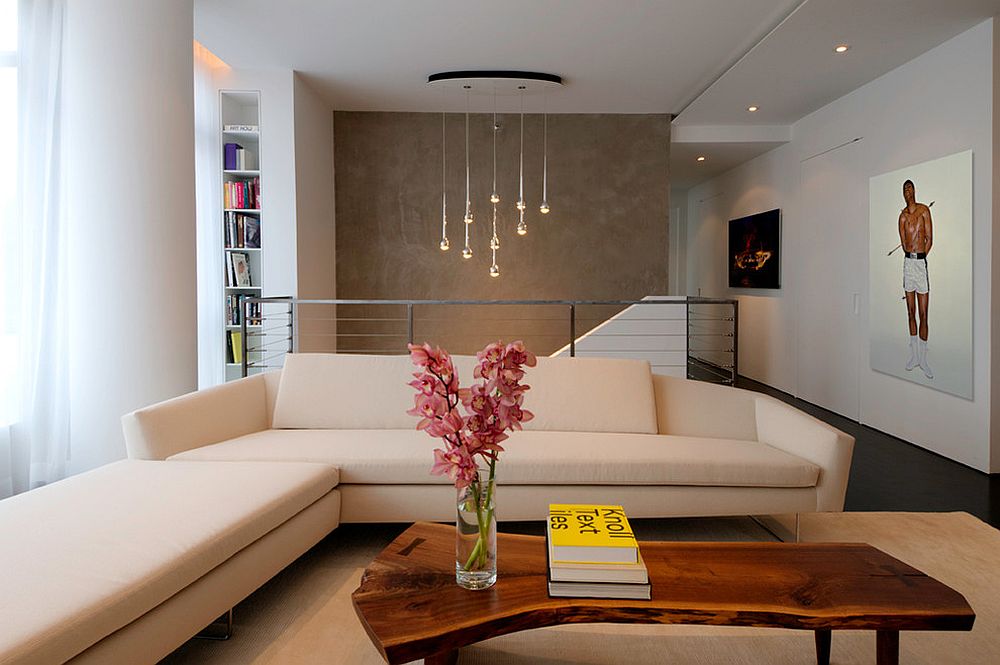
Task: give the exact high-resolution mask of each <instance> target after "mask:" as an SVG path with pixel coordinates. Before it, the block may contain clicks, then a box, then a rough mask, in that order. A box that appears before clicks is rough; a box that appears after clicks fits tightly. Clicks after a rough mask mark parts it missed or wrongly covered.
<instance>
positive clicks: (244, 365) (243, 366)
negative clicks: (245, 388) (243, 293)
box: [240, 298, 250, 379]
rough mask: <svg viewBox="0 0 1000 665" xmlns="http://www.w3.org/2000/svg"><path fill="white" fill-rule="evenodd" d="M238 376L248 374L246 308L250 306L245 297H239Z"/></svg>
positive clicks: (244, 376)
mask: <svg viewBox="0 0 1000 665" xmlns="http://www.w3.org/2000/svg"><path fill="white" fill-rule="evenodd" d="M240 305H241V307H240V309H241V310H242V311H241V312H240V352H241V356H240V376H242V377H243V378H244V379H245V378H247V376H248V375H249V374H250V371H249V359H248V358H247V348H248V346H249V345H248V344H247V310H249V309H250V306H249V305H248V304H247V298H240Z"/></svg>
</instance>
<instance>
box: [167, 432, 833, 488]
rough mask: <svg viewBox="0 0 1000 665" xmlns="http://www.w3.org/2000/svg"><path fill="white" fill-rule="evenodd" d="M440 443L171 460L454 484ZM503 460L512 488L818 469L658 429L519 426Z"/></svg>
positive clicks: (376, 441) (789, 477)
mask: <svg viewBox="0 0 1000 665" xmlns="http://www.w3.org/2000/svg"><path fill="white" fill-rule="evenodd" d="M439 445H440V442H439V441H438V440H437V439H433V438H431V437H429V436H427V435H426V434H425V433H423V432H418V431H415V430H267V431H264V432H257V433H255V434H248V435H246V436H241V437H239V438H237V439H231V440H230V441H225V442H222V443H217V444H214V445H211V446H205V447H203V448H196V449H194V450H189V451H187V452H183V453H180V454H178V455H175V456H173V457H171V458H170V459H171V460H211V461H227V460H268V461H277V460H297V461H306V462H323V463H326V464H331V465H336V466H337V467H338V468H339V469H340V481H341V482H342V483H358V484H387V485H391V484H404V485H406V484H410V485H412V484H420V485H423V484H434V483H448V482H449V481H448V479H447V478H445V477H442V476H432V475H430V467H431V462H432V460H433V455H432V453H431V451H432V450H433V449H434V448H436V447H438V446H439ZM503 445H504V447H505V448H506V449H507V451H506V452H505V453H503V455H502V456H501V458H500V464H499V465H498V466H497V477H498V479H499V480H500V482H501V483H505V484H510V485H521V484H524V485H536V484H537V485H545V484H558V485H595V484H596V485H622V484H641V485H708V486H726V487H729V486H745V487H812V486H814V485H815V484H816V482H817V480H818V477H819V468H818V467H817V466H816V465H814V464H811V463H809V462H807V461H805V460H802V459H800V458H798V457H795V456H794V455H791V454H789V453H786V452H784V451H781V450H778V449H777V448H772V447H771V446H768V445H767V444H763V443H758V442H756V441H736V440H732V439H699V438H694V437H680V436H664V435H657V434H620V433H599V432H590V433H583V432H539V431H524V432H516V433H514V434H513V435H511V438H510V439H508V440H507V441H505V442H504V444H503Z"/></svg>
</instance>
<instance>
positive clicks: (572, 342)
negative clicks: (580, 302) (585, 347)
mask: <svg viewBox="0 0 1000 665" xmlns="http://www.w3.org/2000/svg"><path fill="white" fill-rule="evenodd" d="M569 357H570V358H575V357H576V305H570V306H569Z"/></svg>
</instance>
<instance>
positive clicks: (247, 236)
mask: <svg viewBox="0 0 1000 665" xmlns="http://www.w3.org/2000/svg"><path fill="white" fill-rule="evenodd" d="M243 246H244V247H247V248H250V249H260V220H259V219H258V218H256V217H251V216H250V215H244V219H243Z"/></svg>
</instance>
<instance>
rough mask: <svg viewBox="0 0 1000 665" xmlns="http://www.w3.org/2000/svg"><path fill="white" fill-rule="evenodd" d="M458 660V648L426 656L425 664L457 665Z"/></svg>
mask: <svg viewBox="0 0 1000 665" xmlns="http://www.w3.org/2000/svg"><path fill="white" fill-rule="evenodd" d="M457 662H458V649H452V650H451V651H443V652H441V653H436V654H434V655H433V656H427V657H426V658H424V665H455V663H457Z"/></svg>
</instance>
